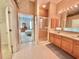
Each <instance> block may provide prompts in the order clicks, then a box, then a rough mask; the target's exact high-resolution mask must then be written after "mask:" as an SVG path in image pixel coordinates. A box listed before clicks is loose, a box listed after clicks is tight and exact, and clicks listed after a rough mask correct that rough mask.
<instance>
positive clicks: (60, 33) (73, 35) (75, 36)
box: [49, 29, 79, 40]
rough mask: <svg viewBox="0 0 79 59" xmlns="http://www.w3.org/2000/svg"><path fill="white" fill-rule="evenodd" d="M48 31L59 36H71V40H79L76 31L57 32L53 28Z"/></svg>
mask: <svg viewBox="0 0 79 59" xmlns="http://www.w3.org/2000/svg"><path fill="white" fill-rule="evenodd" d="M49 33H53V34H57V35H60V36H64V37H68V38H71V39H73V40H79V34H77V33H68V32H61V31H60V32H58V31H55V30H52V29H50V30H49Z"/></svg>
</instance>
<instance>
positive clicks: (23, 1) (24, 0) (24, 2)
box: [15, 0, 62, 11]
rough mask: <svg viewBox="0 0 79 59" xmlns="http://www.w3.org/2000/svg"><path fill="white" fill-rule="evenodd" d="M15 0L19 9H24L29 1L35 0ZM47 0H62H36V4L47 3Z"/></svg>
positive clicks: (57, 1)
mask: <svg viewBox="0 0 79 59" xmlns="http://www.w3.org/2000/svg"><path fill="white" fill-rule="evenodd" d="M15 1H16V2H17V4H18V7H19V9H20V10H22V11H26V10H25V9H26V8H28V7H29V6H28V5H29V4H28V3H29V2H36V0H15ZM49 1H50V2H52V3H55V4H57V3H59V2H60V1H62V0H38V4H39V5H40V6H41V5H43V4H48V2H49ZM23 9H24V10H23Z"/></svg>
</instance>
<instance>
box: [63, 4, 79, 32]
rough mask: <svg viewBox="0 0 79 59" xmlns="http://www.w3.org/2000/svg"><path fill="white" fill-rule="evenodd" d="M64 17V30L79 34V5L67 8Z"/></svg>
mask: <svg viewBox="0 0 79 59" xmlns="http://www.w3.org/2000/svg"><path fill="white" fill-rule="evenodd" d="M63 15H64V19H63V23H64V24H62V26H63V30H64V31H71V32H79V4H76V5H73V6H71V7H70V8H67V9H66V11H64V14H63Z"/></svg>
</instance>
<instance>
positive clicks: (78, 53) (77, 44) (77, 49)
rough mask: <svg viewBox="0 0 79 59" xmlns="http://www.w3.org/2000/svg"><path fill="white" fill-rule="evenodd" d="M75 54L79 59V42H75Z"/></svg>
mask: <svg viewBox="0 0 79 59" xmlns="http://www.w3.org/2000/svg"><path fill="white" fill-rule="evenodd" d="M73 55H74V56H75V57H77V58H78V59H79V42H78V41H75V42H74V48H73Z"/></svg>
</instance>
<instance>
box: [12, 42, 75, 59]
mask: <svg viewBox="0 0 79 59" xmlns="http://www.w3.org/2000/svg"><path fill="white" fill-rule="evenodd" d="M59 51H60V50H59V49H58V48H57V47H53V46H52V45H51V44H43V43H42V44H38V45H35V44H32V43H29V44H23V45H22V46H21V48H20V51H18V52H17V53H15V54H14V55H13V58H12V59H74V58H73V57H71V56H69V55H67V54H66V53H65V52H63V54H62V53H61V52H59ZM65 55H66V56H65Z"/></svg>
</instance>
